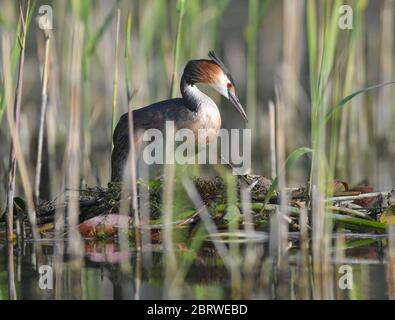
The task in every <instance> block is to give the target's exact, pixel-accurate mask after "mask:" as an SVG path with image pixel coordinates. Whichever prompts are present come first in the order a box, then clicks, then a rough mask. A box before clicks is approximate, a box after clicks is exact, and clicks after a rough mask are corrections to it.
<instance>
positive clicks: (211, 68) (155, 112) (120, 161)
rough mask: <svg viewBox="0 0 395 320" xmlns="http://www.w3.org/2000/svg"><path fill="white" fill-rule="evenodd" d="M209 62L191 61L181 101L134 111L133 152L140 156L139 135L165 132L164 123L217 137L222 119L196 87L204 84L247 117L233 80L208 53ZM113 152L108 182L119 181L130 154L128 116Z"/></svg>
mask: <svg viewBox="0 0 395 320" xmlns="http://www.w3.org/2000/svg"><path fill="white" fill-rule="evenodd" d="M208 56H209V57H210V58H211V60H208V59H200V60H190V61H189V62H188V63H187V65H186V66H185V69H184V73H183V75H182V77H181V84H180V89H181V95H182V98H175V99H169V100H164V101H160V102H156V103H154V104H151V105H149V106H146V107H143V108H140V109H138V110H135V111H133V126H134V139H135V146H136V152H139V151H140V150H139V146H140V143H141V140H142V139H141V138H142V134H143V132H144V131H145V130H148V129H159V130H161V131H162V132H163V131H164V129H165V124H166V121H173V122H174V126H175V129H176V130H179V129H183V128H187V129H191V130H192V131H193V132H194V133H195V136H198V130H199V129H205V130H207V132H209V134H210V135H215V136H217V135H218V131H219V129H220V127H221V115H220V113H219V110H218V107H217V105H216V104H215V103H214V101H213V100H211V99H210V98H209V97H208V96H207V95H206V94H204V93H203V92H202V91H200V90H199V89H198V88H197V86H196V84H198V83H200V84H207V85H209V86H211V87H212V88H214V89H215V90H216V91H218V92H219V93H220V94H221V95H222V96H224V97H225V98H226V99H228V100H230V101H231V102H232V104H233V105H234V106H235V108H236V110H237V111H238V112H239V113H240V115H241V116H242V117H243V118H244V120H245V121H247V115H246V113H245V111H244V109H243V107H242V105H241V104H240V101H239V99H238V97H237V95H236V90H235V85H234V82H233V79H232V77H231V75H230V73H229V71H228V70H227V68H226V67H225V65H224V64H223V62H222V61H221V60H220V59H219V58H218V57H217V56H216V55H215V53H214V52H213V51H210V52H209V54H208ZM113 142H114V149H113V152H112V156H111V181H121V180H122V177H123V169H124V167H125V164H126V161H127V158H128V154H129V148H130V143H129V128H128V113H125V114H124V115H122V116H121V118H120V120H119V122H118V124H117V126H116V128H115V131H114V136H113Z"/></svg>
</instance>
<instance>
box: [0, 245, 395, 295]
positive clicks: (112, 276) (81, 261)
mask: <svg viewBox="0 0 395 320" xmlns="http://www.w3.org/2000/svg"><path fill="white" fill-rule="evenodd" d="M346 246H348V247H349V249H346V250H344V251H342V255H341V258H339V256H338V259H340V261H336V258H335V257H336V255H335V252H333V255H332V258H331V263H330V267H331V271H330V272H329V273H328V274H326V275H327V276H325V275H322V274H320V275H318V274H316V273H313V271H312V262H311V261H312V260H311V256H310V254H308V253H307V255H303V254H302V251H301V249H300V248H299V246H298V243H297V242H295V241H294V242H293V245H292V247H291V248H290V250H289V251H288V254H287V255H286V256H284V257H283V258H282V260H281V263H274V262H273V260H272V259H271V258H270V255H269V248H268V244H267V243H265V242H264V243H256V244H250V245H248V246H247V245H245V244H232V245H231V246H229V244H225V247H226V248H227V249H229V251H228V254H232V255H235V254H236V256H235V257H238V259H239V260H237V261H238V262H239V263H240V264H239V265H238V267H236V268H233V269H232V267H229V266H226V265H225V264H224V259H222V258H221V257H220V256H219V255H218V254H217V251H216V249H215V248H214V246H213V245H212V244H209V243H207V244H205V245H204V246H203V247H202V248H200V249H199V251H198V252H195V251H193V250H191V249H188V247H186V245H185V244H182V243H175V244H174V251H173V252H174V258H175V261H176V263H175V265H172V264H171V263H169V261H171V260H169V259H171V257H172V255H169V254H168V252H167V251H165V250H164V248H163V246H162V245H161V244H154V245H151V247H150V248H148V249H146V248H144V249H143V251H142V254H139V253H137V252H136V251H135V250H133V249H130V248H129V249H127V250H125V249H122V250H121V249H120V246H119V245H118V244H117V243H116V242H114V241H110V240H107V241H91V240H84V241H83V242H82V244H81V246H80V248H81V249H82V251H81V254H80V255H77V256H75V255H70V254H67V252H68V251H69V249H70V246H69V245H68V243H67V241H65V240H62V241H54V240H44V241H40V242H36V243H34V242H23V243H21V244H20V245H19V246H18V245H15V246H14V249H13V263H14V270H15V286H16V295H17V298H18V299H162V298H182V299H232V298H234V299H239V298H246V299H318V298H326V299H328V298H329V299H388V298H389V297H394V291H395V290H394V288H395V286H394V283H395V281H394V278H395V277H394V271H393V270H392V269H393V268H389V264H388V262H387V259H386V252H385V251H386V239H385V238H384V239H353V240H350V241H347V242H346ZM40 251H41V253H39V252H40ZM169 257H170V258H169ZM248 257H250V258H248ZM251 257H252V260H254V257H255V258H257V257H258V258H257V259H255V260H256V261H253V262H251V263H248V261H249V259H251ZM42 265H45V266H50V267H51V268H52V277H50V276H51V274H50V273H48V272H45V276H48V278H46V279H49V278H50V279H52V281H53V282H52V289H50V288H49V289H48V288H47V289H45V288H40V281H39V280H40V274H39V269H40V266H42ZM342 265H347V266H350V267H351V269H352V278H349V279H351V287H347V288H345V289H344V288H343V289H341V288H340V286H339V277H341V276H342V274H340V273H339V267H340V266H342ZM171 266H174V268H172V267H171ZM391 270H392V271H391ZM391 272H392V275H391ZM325 281H327V282H325ZM347 283H348V285H350V282H347ZM46 284H48V282H46ZM328 284H329V285H328ZM7 298H8V270H7V248H6V245H5V243H1V244H0V299H7Z"/></svg>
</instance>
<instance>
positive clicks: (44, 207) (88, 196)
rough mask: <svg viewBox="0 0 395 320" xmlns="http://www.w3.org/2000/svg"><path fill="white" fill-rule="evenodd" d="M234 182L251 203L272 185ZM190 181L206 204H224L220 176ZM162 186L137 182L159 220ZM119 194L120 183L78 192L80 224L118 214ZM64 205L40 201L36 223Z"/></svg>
mask: <svg viewBox="0 0 395 320" xmlns="http://www.w3.org/2000/svg"><path fill="white" fill-rule="evenodd" d="M236 179H237V181H236V184H237V191H238V194H240V190H242V189H243V188H250V189H251V198H252V200H253V201H262V200H263V199H264V198H265V196H266V194H267V192H268V190H269V188H270V186H271V183H272V182H271V181H270V180H269V179H267V178H265V177H263V176H259V175H246V176H243V177H241V176H238V177H237V178H236ZM193 181H194V183H195V186H196V188H197V190H198V192H199V194H200V196H201V197H202V199H203V201H204V202H205V203H213V202H215V203H226V198H227V195H226V194H227V190H226V183H225V181H224V180H223V179H222V178H221V177H218V176H217V177H214V178H211V179H209V178H202V177H195V178H194V179H193ZM162 185H163V179H158V180H153V181H150V182H148V183H147V184H146V183H141V182H139V187H140V190H141V188H143V190H144V191H147V192H149V201H150V204H149V205H150V206H149V207H150V208H151V216H152V217H153V218H158V216H160V213H161V212H160V203H161V195H162ZM251 187H252V188H251ZM121 194H122V184H120V183H109V184H108V187H107V188H103V187H95V188H87V189H83V190H80V191H79V204H80V217H79V220H80V222H83V221H86V220H88V219H90V218H93V217H95V216H99V215H103V214H110V213H119V204H120V200H121ZM276 197H277V192H275V194H274V196H273V198H276ZM66 206H67V198H66V200H65V201H64V202H63V203H59V202H57V201H51V202H42V203H41V204H40V205H39V207H38V210H37V221H38V224H39V225H43V224H45V223H50V222H53V220H54V216H55V212H56V210H58V209H61V210H62V209H64V208H66Z"/></svg>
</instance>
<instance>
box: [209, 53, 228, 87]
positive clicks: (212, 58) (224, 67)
mask: <svg viewBox="0 0 395 320" xmlns="http://www.w3.org/2000/svg"><path fill="white" fill-rule="evenodd" d="M208 56H209V58H210V59H211V60H213V61H214V62H215V63H216V64H217V65H218V66H219V67H220V68H221V69H222V71H223V72H224V73H225V74H226V75H227V76H228V78H229V80H230V81H232V83H234V82H233V79H232V76H231V75H230V72H229V70H228V68H227V67H226V66H225V64H224V63H223V62H222V60H221V59H220V58H218V57H217V55H216V54H215V52H214V50H211V51H210V52H209V53H208Z"/></svg>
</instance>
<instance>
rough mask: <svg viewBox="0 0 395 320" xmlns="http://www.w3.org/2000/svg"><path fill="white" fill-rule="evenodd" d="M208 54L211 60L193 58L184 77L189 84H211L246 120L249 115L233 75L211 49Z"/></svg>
mask: <svg viewBox="0 0 395 320" xmlns="http://www.w3.org/2000/svg"><path fill="white" fill-rule="evenodd" d="M208 56H209V57H210V58H211V60H207V59H201V60H191V61H189V62H188V63H187V65H186V66H185V69H184V74H183V78H184V79H185V81H186V82H187V83H188V84H191V85H194V84H195V83H203V84H207V85H209V86H211V87H212V88H214V89H215V90H216V91H218V92H219V93H220V94H221V95H222V96H224V97H225V98H226V99H228V100H230V102H232V104H233V105H234V107H235V109H236V110H237V111H238V112H239V113H240V115H241V116H242V117H243V119H244V120H245V121H248V119H247V115H246V113H245V111H244V109H243V106H242V105H241V103H240V101H239V98H238V97H237V94H236V88H235V84H234V81H233V79H232V76H231V75H230V73H229V71H228V69H227V68H226V67H225V65H224V63H223V62H222V61H221V60H220V59H219V58H218V57H217V56H216V55H215V53H214V51H210V52H209V54H208Z"/></svg>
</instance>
